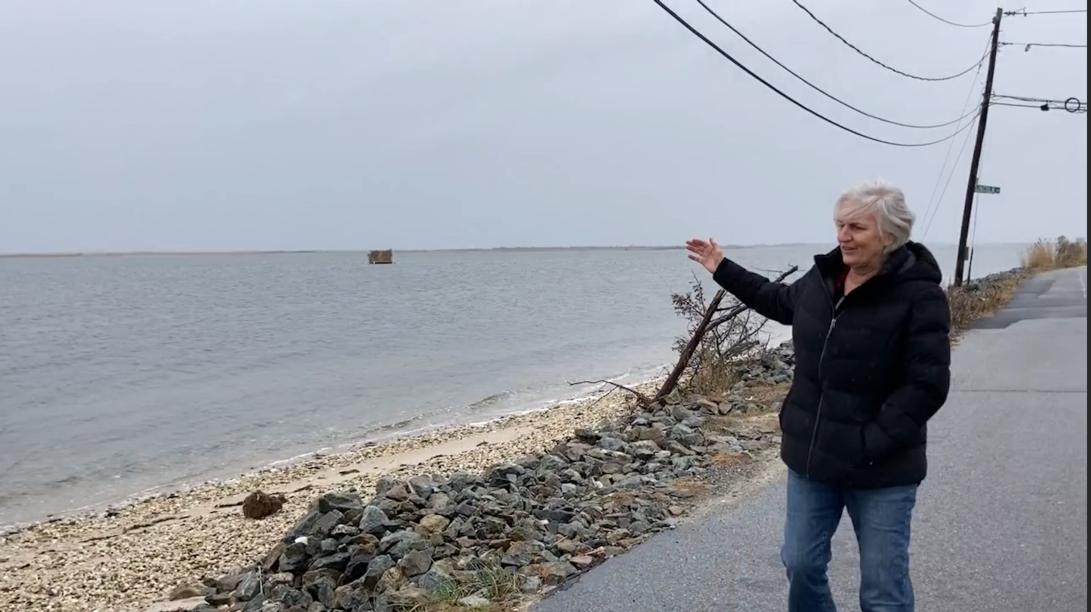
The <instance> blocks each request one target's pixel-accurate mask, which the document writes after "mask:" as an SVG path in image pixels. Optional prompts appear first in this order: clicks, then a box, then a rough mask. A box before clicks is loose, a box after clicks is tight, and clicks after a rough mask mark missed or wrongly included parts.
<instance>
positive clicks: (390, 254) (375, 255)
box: [367, 249, 394, 264]
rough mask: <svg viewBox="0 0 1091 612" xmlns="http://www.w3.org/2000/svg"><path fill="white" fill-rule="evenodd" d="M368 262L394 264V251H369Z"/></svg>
mask: <svg viewBox="0 0 1091 612" xmlns="http://www.w3.org/2000/svg"><path fill="white" fill-rule="evenodd" d="M367 262H368V263H369V264H392V263H394V251H392V250H391V249H387V250H385V251H369V252H368V254H367Z"/></svg>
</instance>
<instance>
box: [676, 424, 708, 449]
mask: <svg viewBox="0 0 1091 612" xmlns="http://www.w3.org/2000/svg"><path fill="white" fill-rule="evenodd" d="M670 438H671V439H672V440H674V441H676V442H678V443H680V444H682V445H683V446H685V447H687V448H692V447H694V446H700V445H702V444H704V442H705V437H704V436H703V435H701V433H700V432H697V431H694V430H693V429H692V428H690V427H687V426H685V425H683V424H681V423H679V424H677V425H675V426H674V427H672V428H671V431H670Z"/></svg>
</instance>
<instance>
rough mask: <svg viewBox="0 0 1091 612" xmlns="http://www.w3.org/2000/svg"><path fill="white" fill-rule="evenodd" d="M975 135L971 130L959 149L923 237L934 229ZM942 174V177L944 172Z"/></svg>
mask: <svg viewBox="0 0 1091 612" xmlns="http://www.w3.org/2000/svg"><path fill="white" fill-rule="evenodd" d="M976 124H977V119H974V122H973V123H972V124H971V125H976ZM973 135H974V133H973V132H972V131H971V132H969V133H968V134H967V135H966V140H965V141H964V142H963V143H962V149H961V150H959V152H958V157H957V158H955V165H954V166H953V167H952V168H951V174H950V175H948V177H947V184H946V185H944V187H943V193H941V194H940V196H939V199H938V200H936V202H937V206H936V209H935V210H934V211H932V218H931V219H929V220H928V223H927V225H926V226H925V228H924V235H923V237H922V239H923V238H927V237H928V232H930V231H932V223H933V222H934V221H935V220H936V215H938V214H939V209H940V207H941V206H942V205H943V199H944V198H945V197H947V192H948V190H950V189H951V182H952V181H953V180H954V178H955V171H956V170H958V164H959V162H961V161H962V157H963V156H964V155H965V154H966V147H968V146H969V145H970V137H971V136H973ZM940 176H941V177H942V174H941V175H940Z"/></svg>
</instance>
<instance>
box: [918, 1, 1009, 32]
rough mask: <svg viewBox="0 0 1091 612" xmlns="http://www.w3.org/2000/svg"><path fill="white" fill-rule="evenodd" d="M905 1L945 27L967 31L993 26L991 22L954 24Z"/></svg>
mask: <svg viewBox="0 0 1091 612" xmlns="http://www.w3.org/2000/svg"><path fill="white" fill-rule="evenodd" d="M907 1H908V2H909V4H912V5H913V6H915V7H917V8H918V9H920V10H921V12H923V13H924V14H925V15H928V16H929V17H931V18H933V19H937V20H939V21H942V22H943V23H946V24H947V25H951V26H955V27H956V28H968V29H974V28H987V27H989V26H991V25H992V24H993V22H991V21H989V22H986V23H976V24H965V23H956V22H954V21H951V20H949V19H944V18H943V17H940V16H939V15H937V14H935V13H933V12H932V11H930V10H928V9H926V8H924V7H923V6H921V5H919V4H917V3H916V2H915V1H914V0H907Z"/></svg>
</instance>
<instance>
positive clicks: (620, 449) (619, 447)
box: [599, 437, 629, 453]
mask: <svg viewBox="0 0 1091 612" xmlns="http://www.w3.org/2000/svg"><path fill="white" fill-rule="evenodd" d="M599 448H602V449H604V450H608V451H613V452H616V453H627V452H629V445H628V444H627V443H626V442H625V441H624V440H620V439H618V438H614V437H604V438H602V439H601V440H599Z"/></svg>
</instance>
